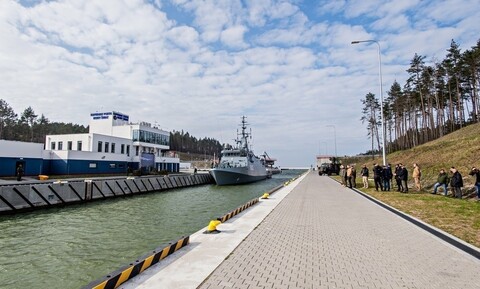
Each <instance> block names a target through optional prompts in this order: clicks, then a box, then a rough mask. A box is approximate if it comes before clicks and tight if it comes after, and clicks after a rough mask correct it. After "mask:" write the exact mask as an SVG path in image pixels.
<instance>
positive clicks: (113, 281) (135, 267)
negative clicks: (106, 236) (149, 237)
mask: <svg viewBox="0 0 480 289" xmlns="http://www.w3.org/2000/svg"><path fill="white" fill-rule="evenodd" d="M189 242H190V236H187V237H183V238H182V239H180V240H178V241H177V242H175V243H170V245H169V246H167V247H165V248H162V249H156V250H154V251H153V254H148V255H145V256H144V257H142V258H140V259H139V260H136V261H135V262H134V263H130V264H129V265H127V266H123V267H122V268H120V269H118V270H116V271H114V272H112V273H110V274H108V275H107V276H105V277H103V278H101V279H99V280H96V281H93V282H91V283H90V284H88V285H87V286H85V287H83V289H115V288H117V287H118V286H120V285H121V284H123V283H125V282H126V281H128V280H130V279H132V278H133V277H135V276H137V275H138V274H140V273H142V272H143V271H145V269H147V268H149V267H150V266H152V265H154V264H156V263H158V262H159V261H160V260H162V259H165V258H166V257H167V256H169V255H171V254H173V253H174V252H175V251H177V250H179V249H180V248H183V247H185V246H186V245H188V243H189Z"/></svg>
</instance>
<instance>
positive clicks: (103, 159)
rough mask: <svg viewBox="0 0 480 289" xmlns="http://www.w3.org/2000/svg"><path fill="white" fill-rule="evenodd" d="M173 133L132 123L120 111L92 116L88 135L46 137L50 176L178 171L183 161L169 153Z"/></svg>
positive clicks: (143, 123)
mask: <svg viewBox="0 0 480 289" xmlns="http://www.w3.org/2000/svg"><path fill="white" fill-rule="evenodd" d="M169 138H170V133H169V132H167V131H164V130H161V129H159V128H156V127H152V125H151V124H149V123H145V122H142V123H130V122H129V116H128V115H125V114H122V113H118V112H96V113H92V114H90V126H89V132H88V133H85V134H65V135H47V136H46V139H45V156H44V157H45V159H49V160H50V162H49V168H44V169H46V170H47V171H49V173H50V174H84V173H88V174H91V173H102V174H105V173H121V172H126V170H127V168H128V167H130V168H131V169H132V170H135V169H142V170H143V171H150V170H152V169H156V170H158V171H162V170H167V171H170V172H178V170H179V166H180V160H179V159H178V158H177V157H175V155H173V154H172V153H170V152H168V150H169V148H170V146H169Z"/></svg>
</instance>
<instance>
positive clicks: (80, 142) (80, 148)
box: [77, 140, 82, 151]
mask: <svg viewBox="0 0 480 289" xmlns="http://www.w3.org/2000/svg"><path fill="white" fill-rule="evenodd" d="M81 150H82V141H81V140H79V141H77V151H81Z"/></svg>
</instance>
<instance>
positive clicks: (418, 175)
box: [412, 163, 422, 192]
mask: <svg viewBox="0 0 480 289" xmlns="http://www.w3.org/2000/svg"><path fill="white" fill-rule="evenodd" d="M412 177H413V180H414V181H415V188H416V189H417V192H418V191H420V190H421V189H422V185H421V184H420V178H421V177H422V172H421V171H420V167H419V166H418V164H416V163H415V164H413V174H412Z"/></svg>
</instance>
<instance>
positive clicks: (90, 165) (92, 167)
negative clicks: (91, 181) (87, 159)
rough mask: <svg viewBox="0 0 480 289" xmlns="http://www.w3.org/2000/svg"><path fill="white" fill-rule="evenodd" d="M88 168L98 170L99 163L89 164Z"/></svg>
mask: <svg viewBox="0 0 480 289" xmlns="http://www.w3.org/2000/svg"><path fill="white" fill-rule="evenodd" d="M88 167H89V168H91V169H96V168H97V163H89V164H88Z"/></svg>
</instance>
